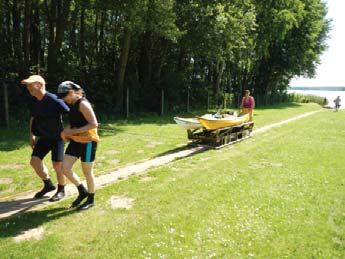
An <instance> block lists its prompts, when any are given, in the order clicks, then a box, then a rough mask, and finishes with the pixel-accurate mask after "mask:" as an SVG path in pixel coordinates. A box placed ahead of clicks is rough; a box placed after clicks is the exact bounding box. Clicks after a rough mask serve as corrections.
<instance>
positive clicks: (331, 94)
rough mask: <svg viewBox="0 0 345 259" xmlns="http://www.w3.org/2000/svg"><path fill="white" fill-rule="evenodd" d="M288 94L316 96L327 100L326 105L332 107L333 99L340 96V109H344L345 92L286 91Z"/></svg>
mask: <svg viewBox="0 0 345 259" xmlns="http://www.w3.org/2000/svg"><path fill="white" fill-rule="evenodd" d="M288 93H297V94H303V95H316V96H321V97H326V98H327V100H328V105H329V106H331V107H334V102H333V101H334V99H335V98H337V96H340V99H341V103H340V105H341V106H340V109H345V91H321V90H293V89H290V90H288Z"/></svg>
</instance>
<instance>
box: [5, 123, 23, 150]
mask: <svg viewBox="0 0 345 259" xmlns="http://www.w3.org/2000/svg"><path fill="white" fill-rule="evenodd" d="M28 145H29V129H27V128H24V127H13V128H9V129H0V151H13V150H16V149H20V148H21V147H23V146H28Z"/></svg>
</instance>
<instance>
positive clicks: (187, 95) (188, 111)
mask: <svg viewBox="0 0 345 259" xmlns="http://www.w3.org/2000/svg"><path fill="white" fill-rule="evenodd" d="M187 112H189V86H188V87H187Z"/></svg>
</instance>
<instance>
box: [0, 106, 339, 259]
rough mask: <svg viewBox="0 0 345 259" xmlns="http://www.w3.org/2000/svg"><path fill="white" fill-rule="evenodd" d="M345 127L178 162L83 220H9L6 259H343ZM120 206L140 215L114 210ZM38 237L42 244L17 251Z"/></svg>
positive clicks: (316, 121) (55, 212) (334, 123)
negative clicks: (27, 235)
mask: <svg viewBox="0 0 345 259" xmlns="http://www.w3.org/2000/svg"><path fill="white" fill-rule="evenodd" d="M290 109H291V108H288V109H286V110H285V109H282V110H281V112H280V114H286V113H285V112H287V111H288V110H290ZM299 109H302V110H303V109H304V110H306V109H311V107H310V106H303V107H301V108H299ZM292 111H294V109H293V108H292V110H290V112H292ZM270 112H272V113H273V111H267V110H259V111H257V113H258V115H259V116H257V121H258V124H259V121H260V117H261V114H266V116H269V114H270ZM344 120H345V112H343V111H342V112H339V113H335V112H332V111H324V112H321V113H317V114H314V115H312V116H310V117H307V118H304V119H302V120H298V121H294V122H292V123H290V124H287V125H284V126H281V127H279V128H275V129H272V130H270V131H267V132H265V133H262V134H258V135H256V136H254V137H253V138H251V139H249V140H247V141H244V142H240V143H237V144H236V145H232V146H229V147H226V148H224V149H221V150H212V151H208V152H205V153H201V154H198V155H195V156H193V157H189V158H186V159H183V160H178V161H175V162H173V163H171V164H169V165H166V166H162V167H160V168H157V169H154V170H151V171H150V172H148V175H149V176H150V177H152V178H151V181H141V178H140V177H131V178H130V179H129V180H128V181H123V182H120V183H118V184H115V185H112V186H108V187H106V188H104V189H101V190H99V191H98V192H97V197H96V202H97V205H96V207H94V208H92V209H91V210H89V211H86V212H83V213H76V212H74V211H71V210H66V207H67V206H68V204H69V203H70V202H71V200H72V199H69V200H65V201H63V202H61V203H58V204H53V205H51V206H49V207H46V208H45V209H42V210H40V211H34V212H29V213H26V214H23V215H20V216H17V217H13V218H10V219H7V220H2V221H0V236H1V239H0V250H1V257H3V258H11V257H13V258H57V257H58V258H65V257H70V258H212V257H215V258H224V257H227V258H248V257H259V258H281V257H289V258H313V257H314V258H344V256H345V192H344V188H345V177H344V171H345V167H344V154H345V142H344V140H345V129H344ZM273 121H274V119H272V122H273ZM261 123H262V124H261V125H264V124H265V123H268V121H267V120H266V121H261ZM119 127H120V126H119ZM121 127H122V126H121ZM128 127H130V126H128ZM148 127H149V126H148ZM152 127H153V126H152ZM162 127H168V125H164V126H162ZM123 134H124V133H123ZM120 154H121V153H120ZM113 196H126V197H129V198H133V199H135V200H134V206H133V207H132V208H131V209H128V210H125V209H120V210H119V209H117V210H115V209H112V208H111V206H110V203H109V200H110V199H111V197H113ZM36 227H43V229H44V234H43V236H42V239H41V240H33V241H25V242H22V243H16V242H14V240H13V237H14V236H16V235H17V234H19V233H20V232H21V231H25V230H28V229H31V228H36Z"/></svg>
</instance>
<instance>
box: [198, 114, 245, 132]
mask: <svg viewBox="0 0 345 259" xmlns="http://www.w3.org/2000/svg"><path fill="white" fill-rule="evenodd" d="M197 118H198V120H199V122H200V123H201V125H202V126H203V127H205V128H206V129H207V130H216V129H220V128H226V127H232V126H236V125H240V124H243V123H246V122H248V121H249V114H244V115H243V116H239V117H237V116H233V115H225V116H222V117H221V118H217V117H214V116H212V115H205V116H202V117H197Z"/></svg>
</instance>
